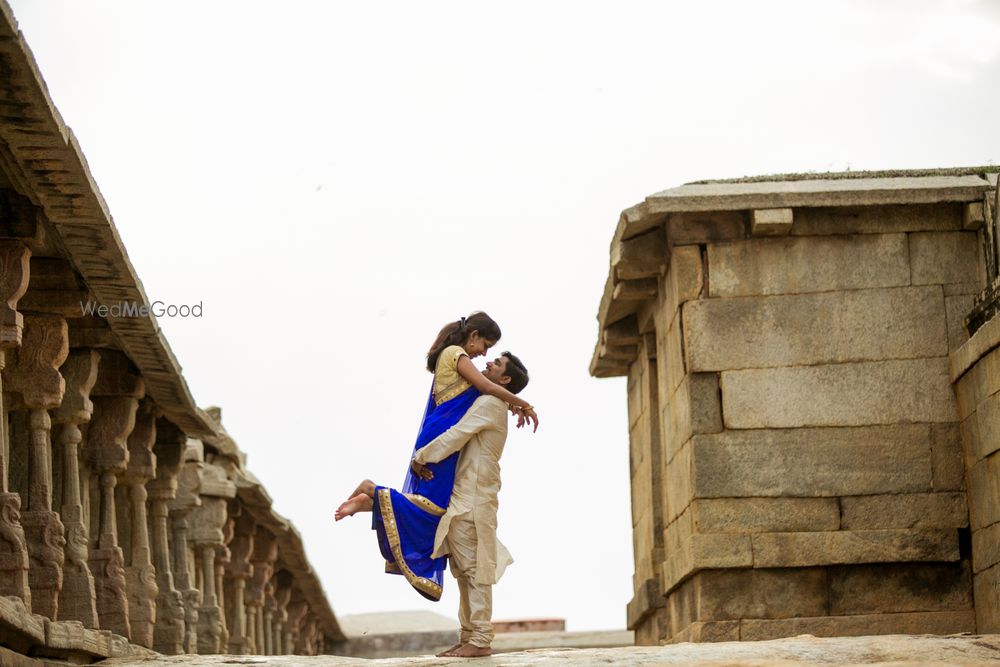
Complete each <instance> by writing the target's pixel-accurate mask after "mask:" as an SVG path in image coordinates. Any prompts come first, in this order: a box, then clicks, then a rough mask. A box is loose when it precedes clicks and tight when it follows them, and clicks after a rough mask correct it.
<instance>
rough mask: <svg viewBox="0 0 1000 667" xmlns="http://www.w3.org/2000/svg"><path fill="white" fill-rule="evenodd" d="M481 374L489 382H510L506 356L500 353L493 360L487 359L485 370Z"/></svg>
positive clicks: (502, 383)
mask: <svg viewBox="0 0 1000 667" xmlns="http://www.w3.org/2000/svg"><path fill="white" fill-rule="evenodd" d="M483 375H485V376H486V379H487V380H489V381H490V382H495V383H496V384H499V385H504V384H507V383H508V382H510V377H509V376H508V375H507V357H505V356H503V355H500V356H499V357H497V358H496V359H494V360H493V361H487V362H486V370H485V371H483Z"/></svg>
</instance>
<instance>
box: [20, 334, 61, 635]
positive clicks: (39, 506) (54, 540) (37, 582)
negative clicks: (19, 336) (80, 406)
mask: <svg viewBox="0 0 1000 667" xmlns="http://www.w3.org/2000/svg"><path fill="white" fill-rule="evenodd" d="M68 355H69V330H68V327H67V325H66V320H64V319H63V318H61V317H58V316H54V315H26V316H25V317H24V341H23V343H22V345H21V348H20V349H19V350H17V351H16V352H14V353H13V354H12V355H11V359H10V362H9V363H8V366H7V370H6V373H7V383H6V385H7V386H6V389H7V391H8V392H9V393H11V394H16V395H19V397H20V401H21V402H23V405H24V407H26V408H27V410H28V414H29V418H28V419H29V421H28V424H29V425H28V429H29V433H30V436H29V450H28V504H27V509H26V510H25V511H24V512H22V513H21V524H22V525H23V526H24V534H25V537H26V538H27V540H28V555H29V556H30V559H31V567H30V569H29V570H28V583H29V585H30V586H31V600H32V603H31V604H32V606H31V609H32V611H33V612H34V613H36V614H41V615H42V616H47V617H48V618H50V619H51V620H53V621H54V620H56V619H57V617H58V610H59V591H60V590H61V589H62V581H63V571H62V570H63V560H64V558H65V554H64V548H65V546H66V541H65V538H64V537H63V524H62V521H61V520H60V519H59V514H57V513H56V512H54V511H53V510H52V441H51V430H52V420H51V418H50V417H49V412H48V411H49V410H53V409H55V408H58V407H59V404H60V403H61V402H62V397H63V391H64V390H65V382H64V381H63V377H62V375H60V374H59V367H60V366H62V364H63V362H64V361H66V357H67V356H68ZM12 407H13V406H12Z"/></svg>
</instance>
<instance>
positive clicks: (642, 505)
mask: <svg viewBox="0 0 1000 667" xmlns="http://www.w3.org/2000/svg"><path fill="white" fill-rule="evenodd" d="M649 468H650V467H649V464H648V462H646V463H644V464H642V465H640V466H639V467H638V469H637V470H636V471H635V474H634V475H632V484H631V486H632V493H631V496H632V525H633V526H635V525H636V524H638V523H639V518H640V517H641V516H642V515H643V514H645V513H646V510H647V508H651V507H652V506H653V477H652V473H651V471H650V469H649Z"/></svg>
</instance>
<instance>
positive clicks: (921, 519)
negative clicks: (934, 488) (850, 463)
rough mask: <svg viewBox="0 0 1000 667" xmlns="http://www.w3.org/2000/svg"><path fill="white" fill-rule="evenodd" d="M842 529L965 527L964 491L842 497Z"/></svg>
mask: <svg viewBox="0 0 1000 667" xmlns="http://www.w3.org/2000/svg"><path fill="white" fill-rule="evenodd" d="M840 505H841V512H842V517H841V522H842V523H841V526H842V528H843V529H844V530H877V529H881V528H919V529H923V528H964V527H965V526H968V525H969V511H968V509H967V508H966V506H965V494H964V493H908V494H901V495H881V496H854V497H847V498H842V499H841V501H840Z"/></svg>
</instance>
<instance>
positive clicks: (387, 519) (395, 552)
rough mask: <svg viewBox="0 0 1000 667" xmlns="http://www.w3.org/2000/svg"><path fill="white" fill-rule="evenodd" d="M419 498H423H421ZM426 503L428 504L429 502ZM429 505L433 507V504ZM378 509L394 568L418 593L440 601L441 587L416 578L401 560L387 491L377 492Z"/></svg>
mask: <svg viewBox="0 0 1000 667" xmlns="http://www.w3.org/2000/svg"><path fill="white" fill-rule="evenodd" d="M419 497H421V498H423V496H419ZM424 500H426V498H424ZM427 502H428V503H430V501H429V500H428V501H427ZM431 504H432V505H433V503H431ZM435 507H436V505H435ZM378 509H379V512H381V513H382V523H383V525H384V526H385V537H386V539H387V540H388V541H389V549H390V550H391V551H392V557H393V558H395V559H396V566H397V567H398V568H399V571H400V573H401V574H402V575H403V576H404V577H406V580H407V581H408V582H409V583H410V585H411V586H413V587H414V588H416V589H417V590H418V591H420V592H421V593H424V594H426V595H429V596H430V597H431V598H433V599H434V600H440V599H441V587H440V586H438V585H437V584H435V583H434V582H433V581H431V580H430V579H428V578H427V577H418V576H417V575H416V573H415V572H414V571H413V570H411V569H410V567H409V566H408V565H407V564H406V561H405V560H403V549H402V547H400V545H399V530H397V528H396V514H395V512H393V511H392V494H391V493H390V491H389V489H379V490H378ZM439 509H440V508H439ZM389 565H390V564H389V563H386V572H389V571H390V570H389Z"/></svg>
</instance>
